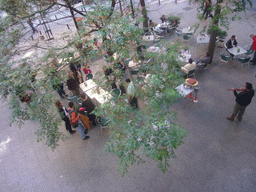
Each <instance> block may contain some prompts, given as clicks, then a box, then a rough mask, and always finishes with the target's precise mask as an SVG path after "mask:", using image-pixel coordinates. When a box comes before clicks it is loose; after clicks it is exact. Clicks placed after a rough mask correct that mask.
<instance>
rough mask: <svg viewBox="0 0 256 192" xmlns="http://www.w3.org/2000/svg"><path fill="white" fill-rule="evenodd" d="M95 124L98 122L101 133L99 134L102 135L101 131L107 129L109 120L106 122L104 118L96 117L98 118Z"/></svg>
mask: <svg viewBox="0 0 256 192" xmlns="http://www.w3.org/2000/svg"><path fill="white" fill-rule="evenodd" d="M97 122H98V123H99V125H100V131H101V133H102V129H106V128H109V126H108V123H109V120H107V119H106V118H104V117H98V118H97Z"/></svg>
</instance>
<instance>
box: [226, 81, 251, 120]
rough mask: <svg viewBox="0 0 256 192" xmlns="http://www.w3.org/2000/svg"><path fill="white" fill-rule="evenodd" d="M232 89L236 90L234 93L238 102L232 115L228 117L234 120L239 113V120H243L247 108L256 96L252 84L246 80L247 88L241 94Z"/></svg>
mask: <svg viewBox="0 0 256 192" xmlns="http://www.w3.org/2000/svg"><path fill="white" fill-rule="evenodd" d="M231 90H232V91H234V95H235V97H236V104H235V107H234V110H233V114H232V115H231V116H228V117H227V119H228V120H230V121H234V118H235V116H236V115H237V114H238V116H237V119H238V121H242V117H243V114H244V111H245V108H246V107H247V106H248V105H249V104H250V103H251V101H252V98H253V96H254V90H253V88H252V84H251V83H248V82H246V85H245V89H244V90H243V91H242V92H240V93H239V94H237V92H236V90H235V89H233V88H232V89H231Z"/></svg>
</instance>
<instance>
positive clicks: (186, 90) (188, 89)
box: [175, 79, 199, 103]
mask: <svg viewBox="0 0 256 192" xmlns="http://www.w3.org/2000/svg"><path fill="white" fill-rule="evenodd" d="M188 80H189V79H186V80H185V83H182V84H180V85H179V86H178V87H176V88H175V89H176V90H177V92H178V93H179V94H180V95H181V96H183V97H184V98H187V97H189V98H191V102H194V103H197V102H198V100H197V92H198V89H199V88H198V87H197V86H198V81H196V82H195V83H194V84H193V85H190V84H189V83H188ZM193 93H194V94H193Z"/></svg>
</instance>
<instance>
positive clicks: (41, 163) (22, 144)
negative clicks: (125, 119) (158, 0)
mask: <svg viewBox="0 0 256 192" xmlns="http://www.w3.org/2000/svg"><path fill="white" fill-rule="evenodd" d="M178 2H179V1H178ZM167 5H168V6H167ZM162 6H163V5H162ZM165 6H166V7H164V6H163V8H162V9H161V10H162V13H166V14H168V13H170V12H171V11H175V12H177V13H183V15H182V20H181V24H180V27H181V28H182V27H186V26H188V25H191V24H192V23H196V19H195V17H196V5H195V4H193V3H192V4H191V5H189V4H188V2H179V3H178V4H177V5H175V4H174V3H173V2H169V3H168V4H166V5H165ZM175 6H176V7H175ZM187 7H190V8H191V9H189V10H186V11H185V9H184V8H187ZM150 9H152V10H153V8H152V6H151V7H150ZM159 15H160V14H159V12H157V11H152V12H149V18H153V20H154V21H155V22H160V20H159V19H158V18H159ZM255 21H256V19H255V18H254V17H250V18H249V20H245V19H243V20H242V21H236V22H233V23H231V25H230V30H229V32H228V35H229V36H231V35H233V34H235V35H236V36H237V40H238V44H239V45H240V46H241V47H244V46H245V45H248V44H251V43H252V40H251V39H250V37H249V35H250V34H251V33H255V34H256V31H255V28H253V27H252V25H253V24H254V23H256V22H255ZM205 22H207V21H205ZM238 26H239V27H238ZM169 38H170V39H172V38H173V39H174V38H176V37H175V35H174V34H171V36H170V37H169ZM195 41H196V39H193V40H192V42H191V44H190V46H191V47H192V50H191V52H192V56H194V58H193V59H195V58H196V57H198V56H199V55H200V54H203V51H205V50H206V48H207V47H206V46H200V49H199V52H198V50H197V48H195V46H196V42H195ZM223 51H225V50H224V48H216V52H215V55H214V59H213V62H212V64H210V66H209V68H208V70H206V71H204V70H202V71H196V79H197V80H198V82H199V87H200V89H199V92H198V103H193V102H191V101H190V100H189V99H184V98H180V99H178V102H177V103H175V104H174V105H173V107H172V110H174V111H177V113H178V115H177V117H178V121H177V122H178V123H180V124H181V125H182V126H183V127H184V128H185V129H186V130H188V132H189V134H188V136H187V137H186V138H185V139H184V142H185V144H184V145H181V146H180V147H179V148H178V150H176V155H177V158H176V159H171V160H170V168H169V170H168V171H167V172H166V173H165V174H164V173H162V172H161V170H160V169H158V168H157V165H156V163H155V162H154V161H153V160H150V159H146V163H145V164H141V165H134V166H132V167H130V169H129V171H128V173H127V174H126V175H125V176H124V177H121V175H120V173H119V172H118V171H117V169H118V161H117V158H116V157H115V156H112V155H111V154H109V153H106V152H103V149H104V145H105V143H106V142H107V141H108V136H109V133H108V130H107V129H106V130H103V134H102V133H101V131H100V128H99V126H97V127H93V128H92V129H91V130H90V132H89V135H90V137H91V138H90V139H89V140H85V141H84V140H82V139H81V138H80V135H79V133H78V132H77V133H75V134H73V135H69V133H67V132H66V130H65V127H64V124H62V126H61V127H60V129H61V130H62V131H63V132H64V133H65V134H67V135H68V136H69V137H70V138H69V139H68V140H67V141H66V142H60V143H59V144H60V146H59V147H57V149H56V150H55V151H54V152H52V151H51V149H50V148H48V147H47V146H46V145H44V142H39V143H37V142H36V135H35V134H34V132H35V131H36V130H37V128H38V127H39V125H38V123H35V122H25V124H24V126H22V128H21V129H18V127H17V125H16V124H14V125H13V126H12V127H9V122H8V117H9V116H10V114H11V111H10V110H9V109H8V107H7V106H6V103H4V102H1V103H0V108H1V110H0V122H1V127H0V132H1V134H0V192H16V191H17V192H20V191H31V192H34V191H54V192H62V191H63V192H64V191H85V192H87V191H88V192H114V191H118V192H119V191H120V192H121V191H122V192H126V191H127V192H128V191H134V192H144V191H152V192H165V191H166V192H167V191H173V192H199V191H217V192H224V191H225V192H226V191H228V192H234V191H241V192H245V191H248V192H253V191H256V139H255V138H256V118H255V114H256V97H254V98H253V101H252V103H251V104H250V105H249V106H248V107H247V109H246V112H245V114H244V117H243V120H242V121H241V122H238V121H237V120H235V121H234V122H231V121H228V120H227V119H226V116H228V115H231V113H232V109H233V106H234V104H235V96H234V94H233V92H232V91H228V90H227V89H229V88H243V87H244V85H245V82H251V83H252V84H253V86H254V88H256V78H255V75H256V66H252V65H251V66H250V68H249V69H248V68H247V66H246V67H244V68H243V69H242V68H241V66H240V64H239V63H238V61H237V60H232V61H230V62H229V63H227V64H226V63H223V62H221V61H220V53H222V52H223ZM93 67H94V68H93V71H94V70H96V69H97V66H93ZM63 103H64V104H65V105H66V104H67V101H64V100H63Z"/></svg>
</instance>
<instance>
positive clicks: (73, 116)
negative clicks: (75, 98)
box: [68, 101, 90, 140]
mask: <svg viewBox="0 0 256 192" xmlns="http://www.w3.org/2000/svg"><path fill="white" fill-rule="evenodd" d="M68 106H69V108H68V113H69V116H70V122H71V123H70V124H72V125H73V126H76V127H77V130H78V132H79V133H80V135H81V137H82V139H83V140H85V139H89V138H90V136H87V135H86V134H87V131H86V130H85V128H84V125H83V122H82V121H81V119H80V117H79V114H78V113H77V112H76V111H75V109H74V107H75V105H74V103H73V102H72V101H70V102H69V103H68Z"/></svg>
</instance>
